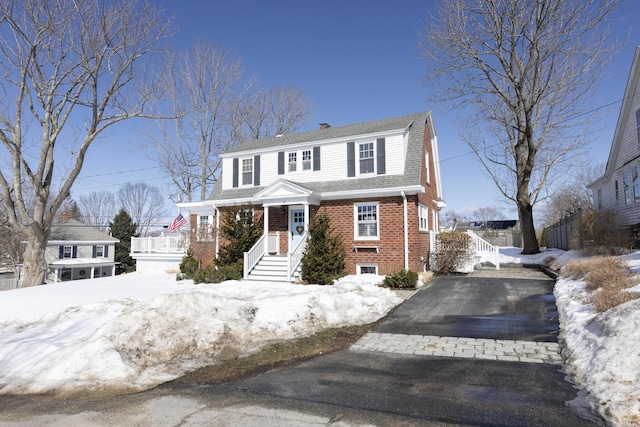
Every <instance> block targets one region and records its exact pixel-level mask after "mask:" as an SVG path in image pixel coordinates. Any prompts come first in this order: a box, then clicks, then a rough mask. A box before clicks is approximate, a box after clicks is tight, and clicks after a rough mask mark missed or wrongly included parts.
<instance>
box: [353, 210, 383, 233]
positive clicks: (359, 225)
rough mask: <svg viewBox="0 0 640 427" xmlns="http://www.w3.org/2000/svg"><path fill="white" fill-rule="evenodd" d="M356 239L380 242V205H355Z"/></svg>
mask: <svg viewBox="0 0 640 427" xmlns="http://www.w3.org/2000/svg"><path fill="white" fill-rule="evenodd" d="M354 216H355V218H354V219H355V224H354V228H355V239H356V240H378V239H379V236H380V221H379V216H378V203H377V202H374V203H356V204H355V205H354Z"/></svg>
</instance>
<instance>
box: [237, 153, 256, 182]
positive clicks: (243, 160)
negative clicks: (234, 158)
mask: <svg viewBox="0 0 640 427" xmlns="http://www.w3.org/2000/svg"><path fill="white" fill-rule="evenodd" d="M245 161H249V162H251V180H250V182H249V183H248V184H245V183H244V174H245V170H244V163H245ZM255 167H256V165H255V164H254V159H253V157H245V158H243V159H240V179H239V181H240V182H239V183H238V184H239V186H240V187H252V186H253V181H254V173H255ZM246 173H248V172H246Z"/></svg>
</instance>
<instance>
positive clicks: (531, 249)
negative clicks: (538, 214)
mask: <svg viewBox="0 0 640 427" xmlns="http://www.w3.org/2000/svg"><path fill="white" fill-rule="evenodd" d="M518 217H519V219H520V230H521V232H522V247H523V249H522V254H523V255H532V254H537V253H540V246H539V245H538V238H537V237H536V229H535V226H534V224H533V206H531V204H530V203H522V202H520V201H518Z"/></svg>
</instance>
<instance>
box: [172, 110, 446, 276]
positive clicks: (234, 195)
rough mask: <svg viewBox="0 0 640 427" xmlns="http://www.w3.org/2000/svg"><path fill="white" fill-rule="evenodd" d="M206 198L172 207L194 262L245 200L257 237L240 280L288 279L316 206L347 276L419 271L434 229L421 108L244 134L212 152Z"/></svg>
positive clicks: (437, 186) (434, 187)
mask: <svg viewBox="0 0 640 427" xmlns="http://www.w3.org/2000/svg"><path fill="white" fill-rule="evenodd" d="M221 158H222V174H221V176H220V178H219V180H218V182H217V184H216V187H215V188H214V190H213V192H212V193H211V196H210V197H209V199H208V200H204V201H200V202H190V203H180V204H178V206H179V207H180V208H182V209H185V210H187V211H188V212H189V215H190V242H191V243H190V245H191V248H192V249H193V251H194V255H195V256H196V257H197V258H199V259H200V260H201V261H202V262H203V263H208V262H211V261H213V259H214V257H215V254H216V253H217V250H218V248H219V247H220V245H221V244H223V242H221V239H220V238H219V237H218V233H217V230H218V229H219V227H220V212H221V211H223V210H224V209H229V208H232V207H235V208H236V209H237V208H238V207H239V206H249V205H250V206H252V213H253V215H254V218H255V219H256V220H261V221H262V223H263V227H264V233H263V236H262V238H261V240H260V241H259V242H258V243H257V244H256V246H254V248H253V249H252V250H251V251H250V253H247V254H245V278H248V279H259V280H282V281H293V280H295V270H296V268H297V267H298V266H299V262H300V258H301V254H302V251H303V249H304V242H305V235H306V229H307V226H308V223H309V218H312V217H313V216H314V215H315V214H316V213H317V212H318V211H321V210H325V211H326V212H327V213H328V215H329V216H330V218H331V225H332V227H334V228H335V229H336V231H337V232H339V233H340V234H341V235H342V237H343V240H344V245H345V249H346V254H347V256H346V269H347V272H348V273H350V274H362V273H377V274H390V273H394V272H397V271H399V270H402V269H410V270H413V271H423V270H424V269H425V266H426V265H428V260H429V254H430V251H431V245H432V242H433V241H434V238H435V233H436V232H437V230H438V228H439V210H440V209H441V208H443V207H444V206H445V204H444V201H443V198H442V187H441V182H440V170H439V162H438V146H437V140H436V134H435V128H434V125H433V120H432V117H431V113H430V112H422V113H417V114H411V115H406V116H401V117H394V118H389V119H383V120H377V121H372V122H366V123H357V124H352V125H346V126H336V127H331V126H329V125H327V124H323V125H321V127H320V129H318V130H314V131H308V132H301V133H296V134H290V135H282V136H280V135H279V136H277V137H274V138H265V139H259V140H252V141H249V142H246V143H244V144H241V145H238V146H236V147H234V148H232V149H231V150H229V151H228V152H226V153H224V154H222V155H221Z"/></svg>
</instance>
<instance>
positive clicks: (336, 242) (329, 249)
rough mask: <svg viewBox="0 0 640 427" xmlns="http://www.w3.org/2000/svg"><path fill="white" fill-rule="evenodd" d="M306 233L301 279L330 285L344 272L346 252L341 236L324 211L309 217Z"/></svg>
mask: <svg viewBox="0 0 640 427" xmlns="http://www.w3.org/2000/svg"><path fill="white" fill-rule="evenodd" d="M308 234H309V237H308V240H307V248H306V249H305V250H304V253H303V254H302V280H304V281H305V282H307V283H314V284H319V285H331V284H333V281H334V280H335V279H338V278H339V277H340V276H342V275H343V274H344V268H345V257H346V253H345V250H344V245H343V243H342V236H340V235H339V234H336V233H335V230H334V229H333V228H331V219H330V218H329V215H327V213H326V211H322V212H318V213H317V214H316V215H315V216H314V217H313V218H311V221H310V222H309V230H308Z"/></svg>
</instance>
